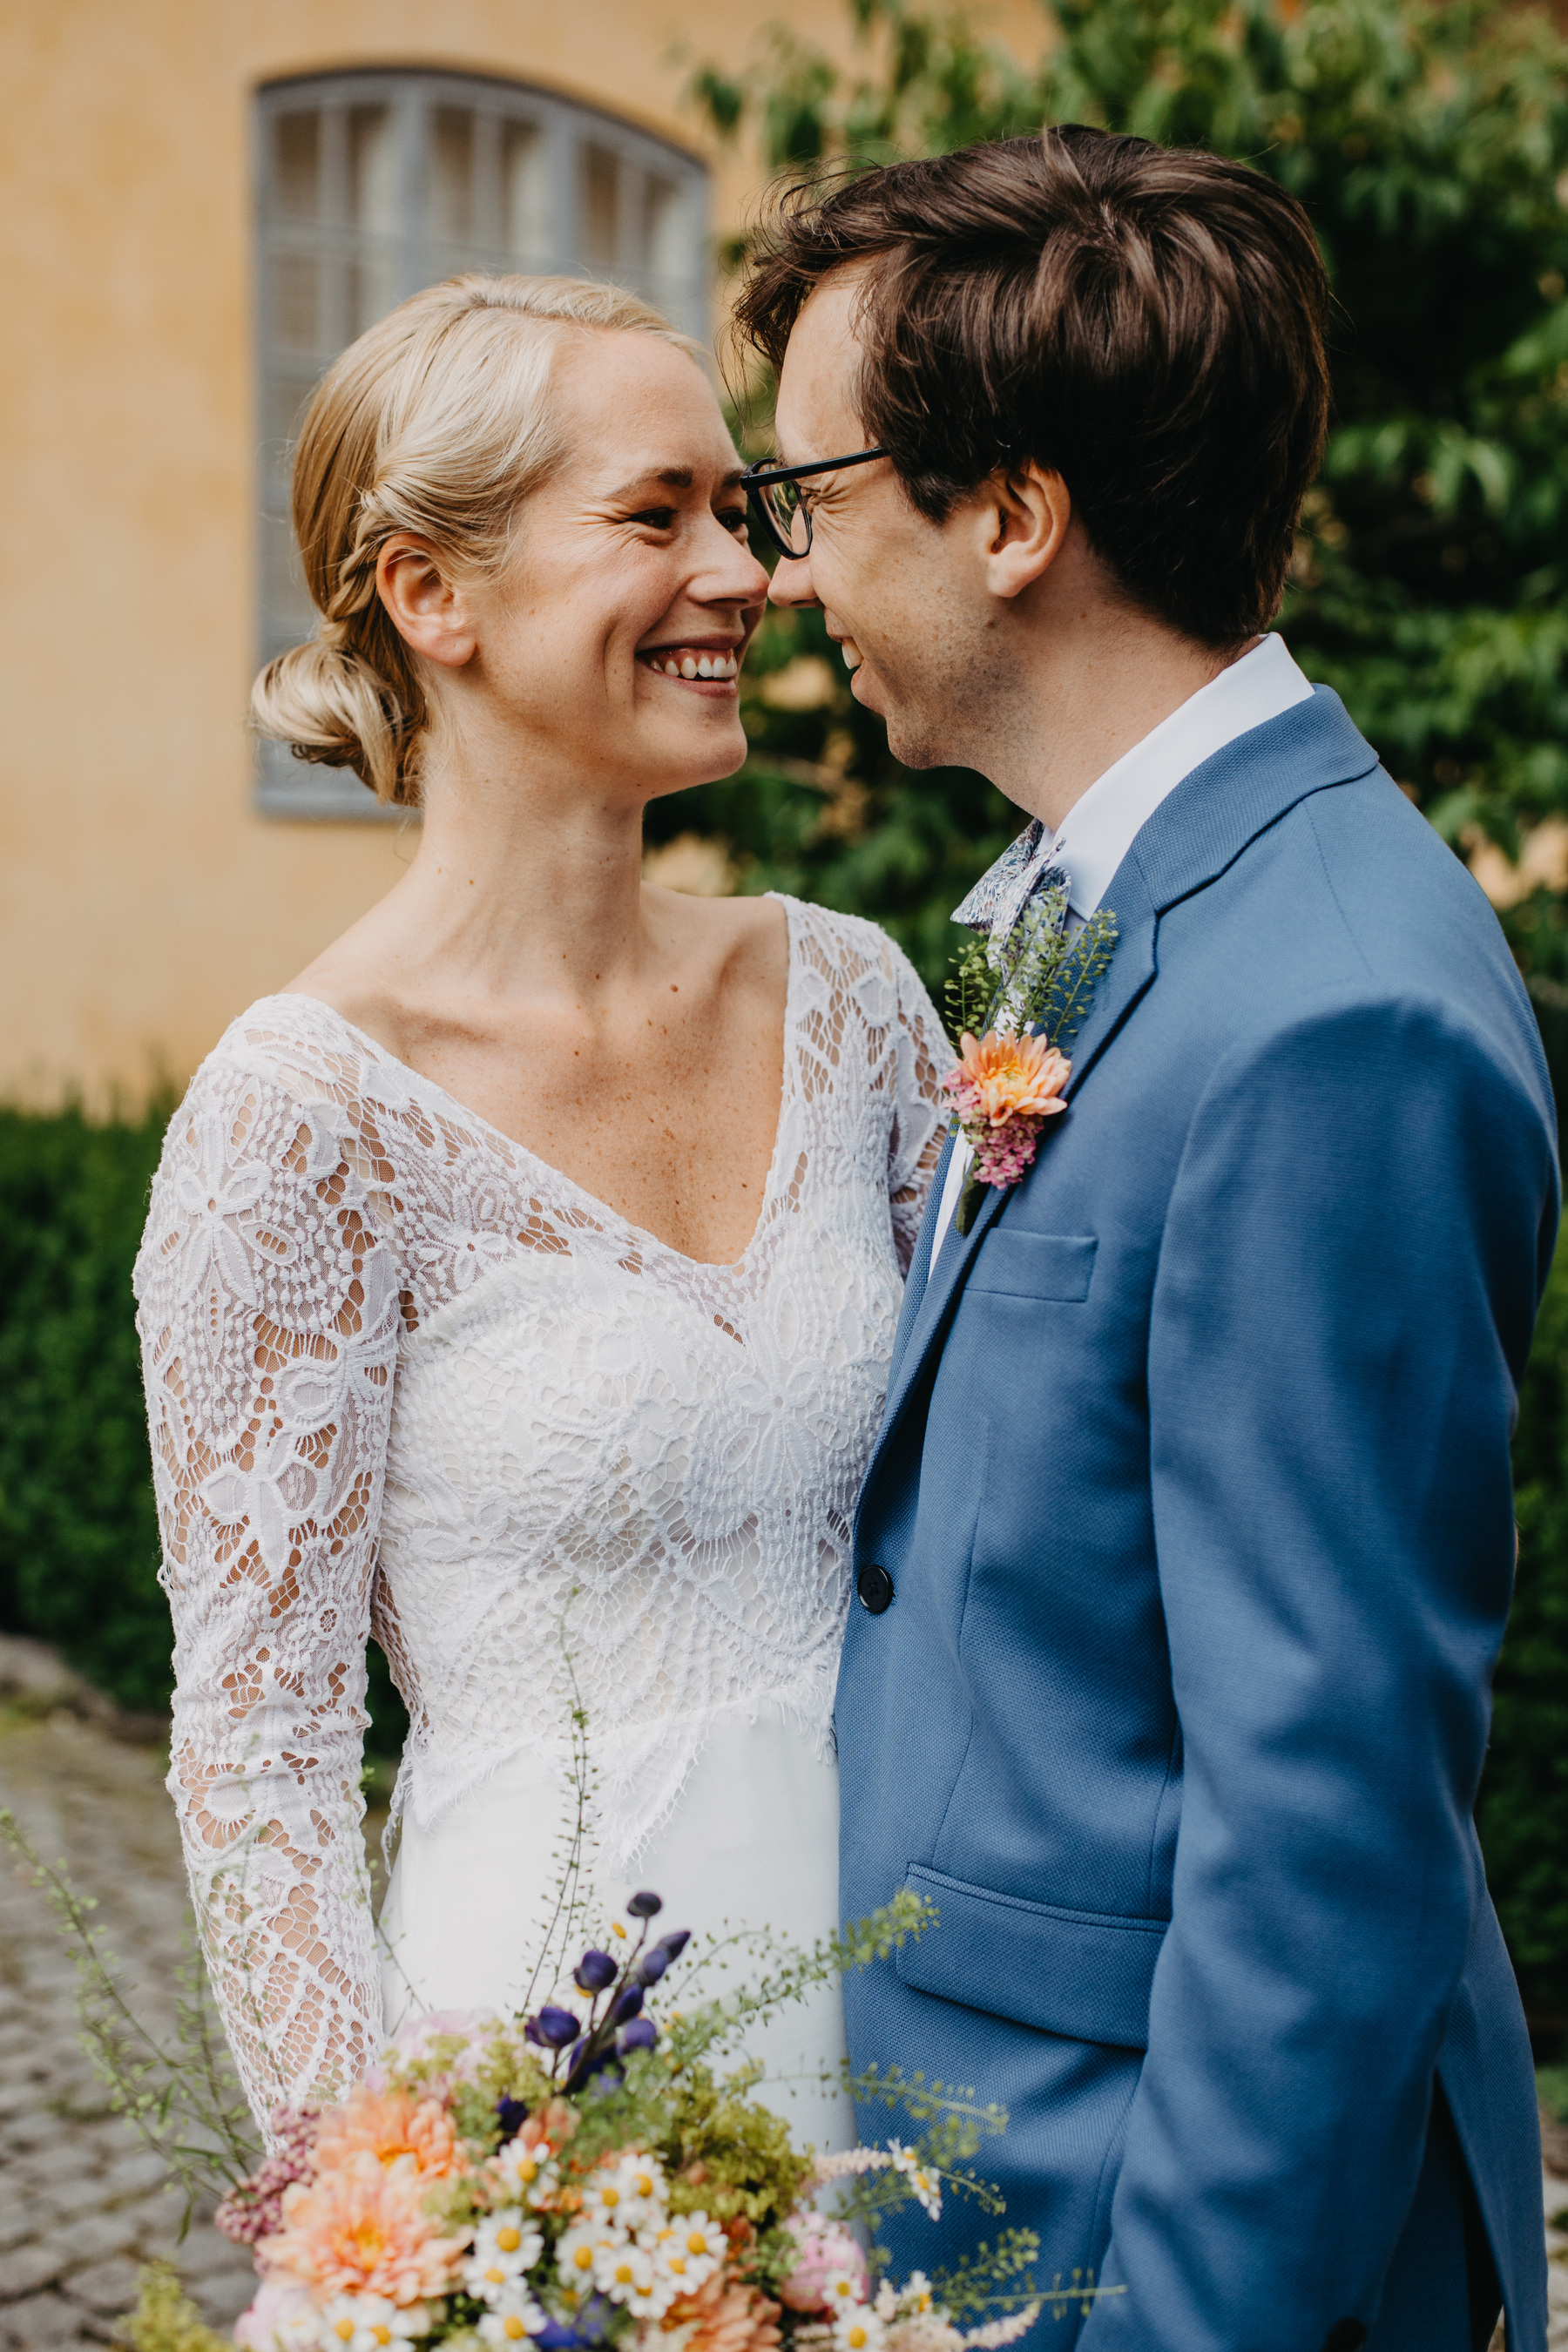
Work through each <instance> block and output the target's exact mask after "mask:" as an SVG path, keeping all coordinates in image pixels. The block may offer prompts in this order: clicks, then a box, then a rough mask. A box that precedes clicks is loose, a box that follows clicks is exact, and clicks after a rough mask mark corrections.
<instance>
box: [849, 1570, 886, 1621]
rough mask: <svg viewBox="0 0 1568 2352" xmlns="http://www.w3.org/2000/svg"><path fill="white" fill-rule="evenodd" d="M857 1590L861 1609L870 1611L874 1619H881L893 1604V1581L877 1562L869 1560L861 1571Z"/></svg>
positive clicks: (857, 1581)
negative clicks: (882, 1614)
mask: <svg viewBox="0 0 1568 2352" xmlns="http://www.w3.org/2000/svg"><path fill="white" fill-rule="evenodd" d="M855 1589H856V1591H858V1593H859V1595H860V1606H861V1608H862V1609H868V1610H869V1611H870V1612H871V1614H872V1616H873V1617H879V1616H880V1615H881V1613H882V1612H883V1610H884V1609H886V1608H888V1607H889V1605H890V1604H891V1601H892V1598H893V1580H892V1578H891V1577H890V1576H889V1574H888V1571H887V1570H886V1569H885V1568H879V1567H878V1566H877V1563H876V1561H875V1560H868V1562H867V1564H866V1566H865V1567H864V1568H863V1569H862V1570H860V1573H859V1576H858V1578H857V1580H856V1588H855Z"/></svg>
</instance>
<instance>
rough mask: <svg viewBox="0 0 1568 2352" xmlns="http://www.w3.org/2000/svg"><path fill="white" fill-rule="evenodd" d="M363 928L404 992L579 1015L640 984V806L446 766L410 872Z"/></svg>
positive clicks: (434, 786) (643, 926)
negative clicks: (559, 1007)
mask: <svg viewBox="0 0 1568 2352" xmlns="http://www.w3.org/2000/svg"><path fill="white" fill-rule="evenodd" d="M365 920H366V924H367V925H373V926H374V928H375V931H376V934H377V936H376V937H375V938H374V940H371V939H367V938H365V937H364V935H363V929H362V927H360V926H356V927H355V931H356V933H358V934H359V937H358V939H357V940H356V946H358V947H359V948H360V949H361V950H362V952H363V950H364V949H365V948H371V949H372V951H373V953H375V954H376V960H377V961H381V960H382V958H383V957H385V958H387V959H390V960H391V961H392V962H393V963H395V975H394V974H393V973H392V972H389V974H388V977H389V979H391V980H392V981H393V984H394V986H395V988H396V990H397V992H398V993H400V994H401V993H403V992H404V991H405V990H406V991H408V992H412V993H414V994H416V995H419V996H424V997H428V996H430V995H432V994H437V995H441V996H448V995H461V996H473V997H477V998H482V999H485V1000H488V1001H490V1002H499V1001H504V1002H510V1003H523V1002H528V1001H533V1002H537V1001H538V1000H539V999H540V998H555V997H562V996H564V997H569V998H570V999H571V1001H572V1002H573V1003H574V1004H577V1005H579V1006H581V1007H583V1008H584V1010H587V1009H589V1008H590V1007H591V1006H592V1005H593V1004H594V1003H595V1001H602V999H603V998H604V997H605V995H607V994H609V993H611V992H615V991H616V990H620V989H624V988H625V987H626V985H628V984H629V983H630V982H633V981H634V980H635V978H636V975H637V970H638V968H639V967H640V965H641V963H642V961H644V959H645V957H646V955H647V950H648V947H649V945H650V941H649V938H648V931H647V917H646V913H645V907H644V899H643V892H642V807H641V804H640V803H638V802H637V801H636V800H635V799H633V798H631V797H630V796H629V795H627V794H626V792H625V790H624V787H623V789H622V790H621V791H620V792H618V793H616V792H614V791H612V790H610V789H608V788H606V787H605V786H604V785H595V782H592V781H590V780H587V779H584V777H582V776H581V775H579V776H577V777H575V778H574V779H571V780H569V781H567V780H563V781H562V782H555V781H554V780H553V779H548V778H540V777H538V776H537V775H535V776H533V777H531V778H529V779H528V780H527V781H526V782H524V780H523V779H521V777H519V776H518V775H517V774H516V773H515V772H513V773H510V774H508V775H504V776H498V777H495V778H494V779H492V778H490V777H489V776H487V775H486V774H484V773H483V772H475V771H474V769H473V767H472V765H471V764H470V763H465V771H464V772H454V770H452V769H448V770H447V771H446V772H443V773H438V774H437V775H436V776H435V777H434V778H433V779H432V780H431V784H430V788H429V791H428V795H427V799H426V807H425V812H424V823H423V825H422V827H421V834H420V841H419V847H418V850H417V852H416V856H415V858H414V862H413V864H412V866H410V867H409V870H408V872H407V874H406V875H405V877H404V878H403V880H402V881H401V882H400V883H398V885H397V886H396V887H395V889H394V890H393V891H391V892H390V893H389V895H388V896H387V898H384V900H383V901H382V902H381V905H380V906H379V907H377V908H374V909H373V910H372V913H371V914H370V915H369V916H368V917H367V918H366V919H365ZM350 936H351V938H353V937H354V934H351V935H350Z"/></svg>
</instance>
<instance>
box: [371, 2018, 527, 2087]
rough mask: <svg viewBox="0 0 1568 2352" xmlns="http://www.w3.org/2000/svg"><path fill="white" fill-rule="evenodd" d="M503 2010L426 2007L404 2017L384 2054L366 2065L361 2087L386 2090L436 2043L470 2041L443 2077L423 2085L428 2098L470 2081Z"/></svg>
mask: <svg viewBox="0 0 1568 2352" xmlns="http://www.w3.org/2000/svg"><path fill="white" fill-rule="evenodd" d="M500 2022H501V2019H500V2012H499V2011H496V2010H493V2009H427V2010H425V2011H421V2013H420V2014H419V2015H418V2016H416V2017H405V2019H404V2021H403V2023H402V2024H401V2025H400V2026H399V2027H398V2029H397V2031H396V2032H395V2034H394V2035H393V2037H392V2040H391V2041H390V2042H388V2043H387V2046H386V2048H385V2050H384V2052H383V2053H382V2055H381V2058H380V2061H379V2063H377V2064H375V2065H374V2066H371V2067H367V2068H366V2070H365V2075H364V2080H363V2084H362V2085H361V2087H362V2089H364V2090H366V2091H384V2090H386V2089H388V2088H389V2087H390V2084H391V2083H392V2080H393V2078H394V2076H395V2075H396V2074H400V2073H401V2072H402V2070H403V2068H404V2067H405V2066H413V2065H417V2064H418V2063H419V2062H420V2061H421V2060H422V2059H426V2058H428V2057H429V2055H430V2051H431V2046H432V2044H433V2043H435V2042H450V2041H458V2042H465V2043H467V2044H468V2047H467V2048H466V2049H465V2050H463V2051H462V2052H460V2053H459V2054H458V2057H457V2058H456V2059H455V2060H454V2062H453V2063H452V2065H451V2066H450V2067H449V2068H448V2070H447V2073H446V2074H444V2075H442V2076H441V2078H440V2080H439V2081H438V2082H437V2081H434V2080H433V2081H431V2082H429V2083H426V2084H424V2085H423V2088H424V2091H425V2094H426V2096H427V2097H431V2098H438V2097H440V2096H441V2095H442V2094H443V2093H444V2092H445V2091H448V2090H450V2088H451V2087H452V2085H453V2084H456V2083H462V2082H467V2081H468V2078H469V2077H470V2076H471V2075H472V2074H473V2073H474V2072H475V2069H476V2068H477V2067H478V2065H479V2056H480V2053H481V2052H482V2050H483V2048H484V2046H485V2044H486V2043H487V2042H489V2039H490V2037H491V2035H492V2034H493V2033H494V2032H495V2031H496V2028H497V2027H498V2026H499V2025H500Z"/></svg>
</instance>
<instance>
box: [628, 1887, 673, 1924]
mask: <svg viewBox="0 0 1568 2352" xmlns="http://www.w3.org/2000/svg"><path fill="white" fill-rule="evenodd" d="M663 1908H664V1897H663V1896H662V1895H649V1894H648V1893H647V1890H646V1889H645V1890H644V1892H643V1893H642V1894H641V1895H633V1896H632V1899H631V1901H630V1902H629V1903H628V1904H627V1905H626V1909H627V1911H628V1912H629V1913H630V1915H631V1916H632V1917H633V1918H634V1919H652V1918H654V1917H655V1916H657V1915H658V1913H659V1912H660V1911H662V1910H663Z"/></svg>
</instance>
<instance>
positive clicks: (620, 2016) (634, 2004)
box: [610, 1984, 642, 2025]
mask: <svg viewBox="0 0 1568 2352" xmlns="http://www.w3.org/2000/svg"><path fill="white" fill-rule="evenodd" d="M641 2007H642V1987H641V1985H635V1984H634V1985H627V1987H626V1990H625V1992H624V1993H622V1994H621V1995H620V1996H619V1998H618V1999H617V2000H616V2005H615V2007H614V2009H612V2010H611V2011H610V2015H611V2017H612V2018H613V2019H614V2021H615V2022H616V2024H617V2025H625V2024H626V2021H627V2019H628V2018H633V2017H635V2016H636V2015H637V2011H638V2010H639V2009H641Z"/></svg>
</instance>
